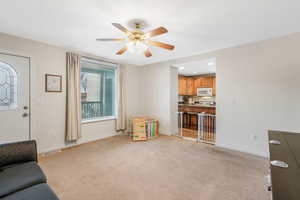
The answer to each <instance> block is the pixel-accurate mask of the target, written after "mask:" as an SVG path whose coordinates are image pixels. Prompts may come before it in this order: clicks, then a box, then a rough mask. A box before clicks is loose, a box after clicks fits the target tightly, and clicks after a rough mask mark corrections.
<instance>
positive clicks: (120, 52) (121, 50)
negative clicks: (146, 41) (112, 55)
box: [116, 47, 127, 55]
mask: <svg viewBox="0 0 300 200" xmlns="http://www.w3.org/2000/svg"><path fill="white" fill-rule="evenodd" d="M125 51H127V47H123V48H122V49H120V50H119V51H118V52H117V53H116V54H117V55H121V54H123V53H124V52H125Z"/></svg>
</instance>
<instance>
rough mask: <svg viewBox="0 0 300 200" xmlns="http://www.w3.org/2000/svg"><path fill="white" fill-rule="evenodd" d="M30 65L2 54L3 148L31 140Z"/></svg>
mask: <svg viewBox="0 0 300 200" xmlns="http://www.w3.org/2000/svg"><path fill="white" fill-rule="evenodd" d="M29 62H30V61H29V58H26V57H21V56H13V55H7V54H2V53H0V144H1V143H7V142H15V141H21V140H28V139H30V130H29V129H30V126H29V124H30V116H29V114H30V108H29V66H30V65H29Z"/></svg>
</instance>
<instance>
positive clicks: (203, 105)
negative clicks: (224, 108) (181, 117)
mask: <svg viewBox="0 0 300 200" xmlns="http://www.w3.org/2000/svg"><path fill="white" fill-rule="evenodd" d="M178 106H191V107H204V108H215V107H216V105H206V104H178Z"/></svg>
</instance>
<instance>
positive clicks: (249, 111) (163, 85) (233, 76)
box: [141, 33, 300, 156]
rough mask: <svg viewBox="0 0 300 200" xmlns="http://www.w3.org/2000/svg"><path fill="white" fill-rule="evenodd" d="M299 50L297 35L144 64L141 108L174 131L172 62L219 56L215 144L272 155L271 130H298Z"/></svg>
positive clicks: (217, 61) (167, 128) (299, 93)
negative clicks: (269, 137)
mask: <svg viewBox="0 0 300 200" xmlns="http://www.w3.org/2000/svg"><path fill="white" fill-rule="evenodd" d="M299 52H300V34H299V33H297V34H292V35H288V36H285V37H281V38H276V39H271V40H266V41H261V42H257V43H252V44H248V45H243V46H239V47H234V48H228V49H223V50H219V51H214V52H211V53H206V54H200V55H197V56H191V57H186V58H182V59H177V60H171V61H168V62H162V63H157V64H152V65H148V66H144V67H143V68H142V72H141V75H142V76H141V81H142V83H141V85H144V86H145V88H147V91H148V92H147V93H144V95H143V97H142V99H143V102H144V108H143V110H144V111H145V113H146V114H147V115H153V116H158V117H159V119H160V122H161V127H162V129H161V131H163V132H165V131H169V130H172V126H173V124H172V123H171V121H172V119H171V118H170V116H172V113H175V112H176V110H175V108H173V106H172V101H171V100H170V96H169V95H168V94H169V93H168V91H172V90H173V89H172V88H173V87H177V86H176V85H175V84H171V82H170V81H169V80H170V77H169V74H170V73H169V71H170V68H171V66H172V65H173V64H176V63H183V62H189V61H193V60H201V59H208V58H216V64H217V87H216V88H217V97H216V102H217V142H216V144H217V145H218V146H221V147H226V148H230V149H235V150H239V151H244V152H249V153H252V154H256V155H261V156H268V140H267V130H269V129H276V130H286V131H296V132H297V131H298V132H300V123H299V119H300V104H299V102H300V92H299V91H300V76H299V74H300V56H299ZM173 76H176V74H173ZM153 96H155V97H153ZM149 97H150V98H149ZM169 133H171V132H169Z"/></svg>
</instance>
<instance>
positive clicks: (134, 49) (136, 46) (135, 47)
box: [126, 41, 149, 54]
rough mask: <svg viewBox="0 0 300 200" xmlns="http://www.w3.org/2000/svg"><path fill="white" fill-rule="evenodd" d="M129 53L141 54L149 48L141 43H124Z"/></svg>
mask: <svg viewBox="0 0 300 200" xmlns="http://www.w3.org/2000/svg"><path fill="white" fill-rule="evenodd" d="M126 46H127V49H128V51H129V52H130V53H134V54H143V53H144V52H145V51H146V50H147V49H148V48H149V47H148V45H146V44H145V43H144V42H142V41H130V42H127V43H126Z"/></svg>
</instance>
